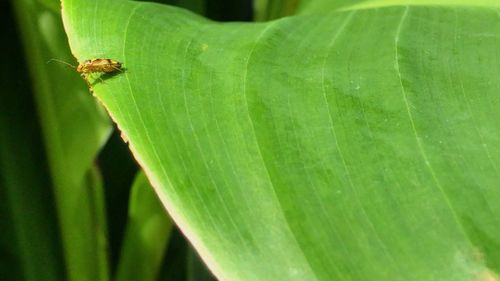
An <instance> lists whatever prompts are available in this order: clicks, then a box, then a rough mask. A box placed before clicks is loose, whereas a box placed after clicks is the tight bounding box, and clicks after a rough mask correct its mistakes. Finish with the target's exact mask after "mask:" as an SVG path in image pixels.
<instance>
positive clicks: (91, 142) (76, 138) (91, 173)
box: [13, 0, 111, 281]
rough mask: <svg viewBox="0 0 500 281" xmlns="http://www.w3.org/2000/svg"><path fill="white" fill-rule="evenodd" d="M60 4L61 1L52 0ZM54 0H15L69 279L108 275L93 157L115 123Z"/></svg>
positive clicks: (104, 277)
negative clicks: (74, 64) (73, 50)
mask: <svg viewBox="0 0 500 281" xmlns="http://www.w3.org/2000/svg"><path fill="white" fill-rule="evenodd" d="M52 2H55V3H56V4H57V2H58V1H54V0H52ZM48 3H49V0H44V1H31V0H16V1H13V5H14V7H15V11H16V15H17V18H18V24H19V26H20V30H21V31H22V32H21V33H22V35H23V43H24V47H25V53H26V58H27V63H28V66H29V70H30V74H31V77H32V81H33V89H34V92H35V102H36V106H37V112H38V116H39V120H40V123H41V127H42V134H43V139H44V143H45V149H46V152H47V156H48V162H49V168H50V177H51V179H52V182H53V192H54V194H55V199H56V200H55V201H56V204H55V205H56V209H57V213H58V218H59V224H60V231H61V239H62V244H63V248H64V258H65V266H66V269H67V272H68V280H72V281H76V280H106V279H107V275H108V268H107V267H108V265H107V253H106V248H107V246H106V239H107V238H106V235H105V234H106V226H105V222H104V210H103V204H102V186H101V184H100V178H99V175H98V174H97V173H96V171H95V168H94V167H93V161H94V158H95V157H96V154H97V152H98V150H99V149H100V147H101V146H102V145H103V143H104V142H105V140H106V139H107V137H108V135H109V132H110V129H111V128H110V124H109V121H108V118H107V117H106V116H105V114H104V112H103V110H102V109H101V108H100V107H98V106H97V104H96V102H95V100H94V99H93V98H92V97H91V96H90V94H89V91H88V89H87V88H86V86H85V83H84V82H83V81H82V79H81V77H79V75H78V74H77V73H76V71H74V70H73V69H71V68H69V67H67V66H65V65H64V64H58V63H55V62H54V63H51V64H47V62H48V61H49V60H51V59H58V60H62V61H66V62H69V63H71V61H72V60H71V54H70V52H69V48H68V45H67V41H66V37H65V34H64V30H63V27H62V22H61V19H60V15H59V14H57V13H55V12H54V11H53V9H52V8H51V7H52V6H53V5H49V4H48Z"/></svg>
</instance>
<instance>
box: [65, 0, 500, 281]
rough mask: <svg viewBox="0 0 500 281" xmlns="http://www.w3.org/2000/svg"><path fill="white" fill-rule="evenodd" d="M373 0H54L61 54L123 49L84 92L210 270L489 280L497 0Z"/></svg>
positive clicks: (497, 105) (494, 232)
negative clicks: (255, 3) (424, 0)
mask: <svg viewBox="0 0 500 281" xmlns="http://www.w3.org/2000/svg"><path fill="white" fill-rule="evenodd" d="M313 2H314V3H313ZM374 3H375V4H374ZM374 3H371V4H370V5H369V4H366V5H365V6H350V7H347V6H344V7H343V8H342V9H341V10H337V9H338V6H337V5H336V4H331V7H330V6H329V5H328V3H327V2H326V1H317V2H316V1H311V4H310V5H308V6H306V7H305V8H303V10H299V11H301V12H300V13H298V14H296V15H295V16H291V17H287V18H282V19H280V20H276V21H271V22H267V23H258V24H257V23H253V24H249V23H229V24H221V23H216V22H212V21H208V20H206V19H203V18H201V17H199V16H196V15H194V14H192V13H189V12H187V11H184V10H181V9H177V8H172V7H168V6H162V5H157V4H149V3H134V2H128V1H115V0H107V1H89V0H85V1H84V0H64V1H63V9H64V10H63V17H64V21H65V28H66V32H67V34H68V36H69V39H70V45H71V48H72V50H73V53H74V54H75V56H76V57H77V58H78V59H79V60H80V61H83V60H86V59H91V58H99V57H104V58H113V59H116V60H118V61H120V62H122V63H123V65H124V67H125V69H126V70H125V71H124V72H123V73H116V74H115V75H104V76H103V79H104V83H102V82H99V81H98V80H96V83H95V87H94V89H95V92H96V95H97V96H98V98H99V99H100V100H101V101H102V102H103V103H104V105H105V106H106V108H107V110H108V111H109V113H110V114H111V116H112V117H113V119H114V120H115V121H116V122H117V124H118V125H119V127H120V128H121V130H122V132H123V134H124V136H126V138H127V139H128V140H129V141H130V148H131V150H132V151H133V153H134V155H135V157H136V159H137V160H138V162H139V163H140V164H141V166H142V167H143V168H144V170H145V172H146V174H147V175H148V178H149V179H150V181H151V183H152V184H153V186H155V188H156V191H157V192H158V193H159V196H160V198H161V199H162V202H163V204H164V205H165V206H166V207H167V209H168V210H169V212H170V214H171V216H172V217H173V218H174V220H175V221H176V222H177V224H178V225H179V226H180V227H181V229H182V230H183V232H184V233H185V234H186V236H187V237H188V238H189V239H190V241H191V242H192V243H193V245H194V246H195V248H196V249H197V250H198V252H199V253H200V255H201V256H202V258H203V259H204V261H205V262H206V263H207V264H208V266H209V267H210V269H211V270H212V272H213V273H214V274H215V275H216V276H217V278H219V279H222V280H419V281H420V280H468V281H469V280H497V279H498V277H497V274H498V272H499V271H500V246H499V245H500V221H499V220H498V218H499V215H500V205H498V204H497V202H498V201H499V200H500V189H499V188H498V186H499V183H500V174H499V173H498V165H499V163H500V147H499V146H498V143H499V141H500V125H499V124H500V123H499V122H497V120H498V119H499V118H500V116H499V115H500V98H499V96H498V92H499V90H500V80H499V79H498V77H499V75H500V66H499V64H498V59H497V58H498V56H499V55H500V54H499V52H500V40H499V36H498V34H499V31H500V21H498V7H497V5H496V4H495V5H489V4H490V3H491V2H490V1H462V2H460V3H457V4H456V5H451V4H449V3H450V1H442V2H436V3H434V4H433V5H412V4H411V2H409V1H405V2H401V3H398V2H395V1H387V2H382V1H379V2H374ZM329 7H330V8H329ZM110 11H113V17H109V12H110Z"/></svg>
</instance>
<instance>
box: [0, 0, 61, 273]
mask: <svg viewBox="0 0 500 281" xmlns="http://www.w3.org/2000/svg"><path fill="white" fill-rule="evenodd" d="M0 17H1V18H2V20H3V23H4V24H2V25H1V26H0V35H1V41H2V42H8V44H3V45H2V46H1V47H0V49H1V52H0V61H1V62H2V63H1V65H0V73H1V74H2V75H0V88H1V89H2V94H0V230H1V231H0V280H26V281H57V280H64V268H63V267H61V266H60V265H61V263H62V256H61V252H62V251H61V245H60V244H59V239H58V238H59V236H58V233H57V220H56V217H55V210H54V208H53V198H52V193H51V190H50V178H49V177H48V176H47V170H46V169H45V168H44V167H46V160H47V159H46V157H45V155H44V150H43V145H42V141H41V136H40V128H39V124H37V116H36V112H35V109H34V105H33V97H32V96H31V94H32V93H31V89H30V87H29V83H24V81H26V80H28V79H29V77H28V75H27V70H26V68H25V67H24V64H23V62H24V59H23V53H22V49H21V45H20V44H21V43H20V39H19V36H18V35H17V34H16V29H15V28H13V27H14V26H15V24H14V18H13V14H12V12H11V7H10V3H9V2H2V4H0ZM34 233H36V235H34Z"/></svg>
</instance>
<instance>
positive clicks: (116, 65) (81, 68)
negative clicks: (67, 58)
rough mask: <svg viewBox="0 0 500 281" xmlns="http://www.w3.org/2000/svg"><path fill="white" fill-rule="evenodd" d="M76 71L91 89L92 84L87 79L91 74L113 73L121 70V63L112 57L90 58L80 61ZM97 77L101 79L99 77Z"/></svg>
mask: <svg viewBox="0 0 500 281" xmlns="http://www.w3.org/2000/svg"><path fill="white" fill-rule="evenodd" d="M76 71H78V72H79V73H80V74H81V75H82V77H83V79H85V82H87V85H88V86H89V89H90V91H92V84H91V83H90V82H89V79H88V78H89V76H90V75H91V74H93V73H113V72H115V71H120V72H122V63H121V62H119V61H115V60H112V59H91V60H86V61H84V62H83V63H80V64H79V65H78V66H77V67H76ZM98 78H99V80H101V81H102V79H101V78H100V77H98Z"/></svg>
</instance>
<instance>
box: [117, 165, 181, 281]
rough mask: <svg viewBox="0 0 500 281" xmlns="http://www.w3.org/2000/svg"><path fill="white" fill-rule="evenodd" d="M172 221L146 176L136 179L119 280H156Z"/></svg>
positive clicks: (142, 174) (140, 174) (142, 175)
mask: <svg viewBox="0 0 500 281" xmlns="http://www.w3.org/2000/svg"><path fill="white" fill-rule="evenodd" d="M171 230H172V222H171V221H170V218H169V217H168V215H167V214H166V213H165V210H164V208H163V206H162V205H161V203H160V201H159V200H158V197H157V195H156V194H155V193H154V191H153V188H152V187H151V185H150V184H149V182H148V179H147V178H146V176H145V175H144V173H142V172H141V173H139V174H138V175H137V176H136V179H135V181H134V185H133V187H132V194H131V196H130V205H129V221H128V224H127V230H126V232H125V239H124V243H123V247H122V253H121V256H120V263H119V266H118V270H117V274H116V279H115V280H117V281H125V280H131V281H133V280H142V281H148V280H156V279H155V277H156V275H157V273H158V271H159V267H160V265H161V261H162V258H163V254H164V252H165V246H166V244H167V241H168V240H169V237H170V232H171Z"/></svg>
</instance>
